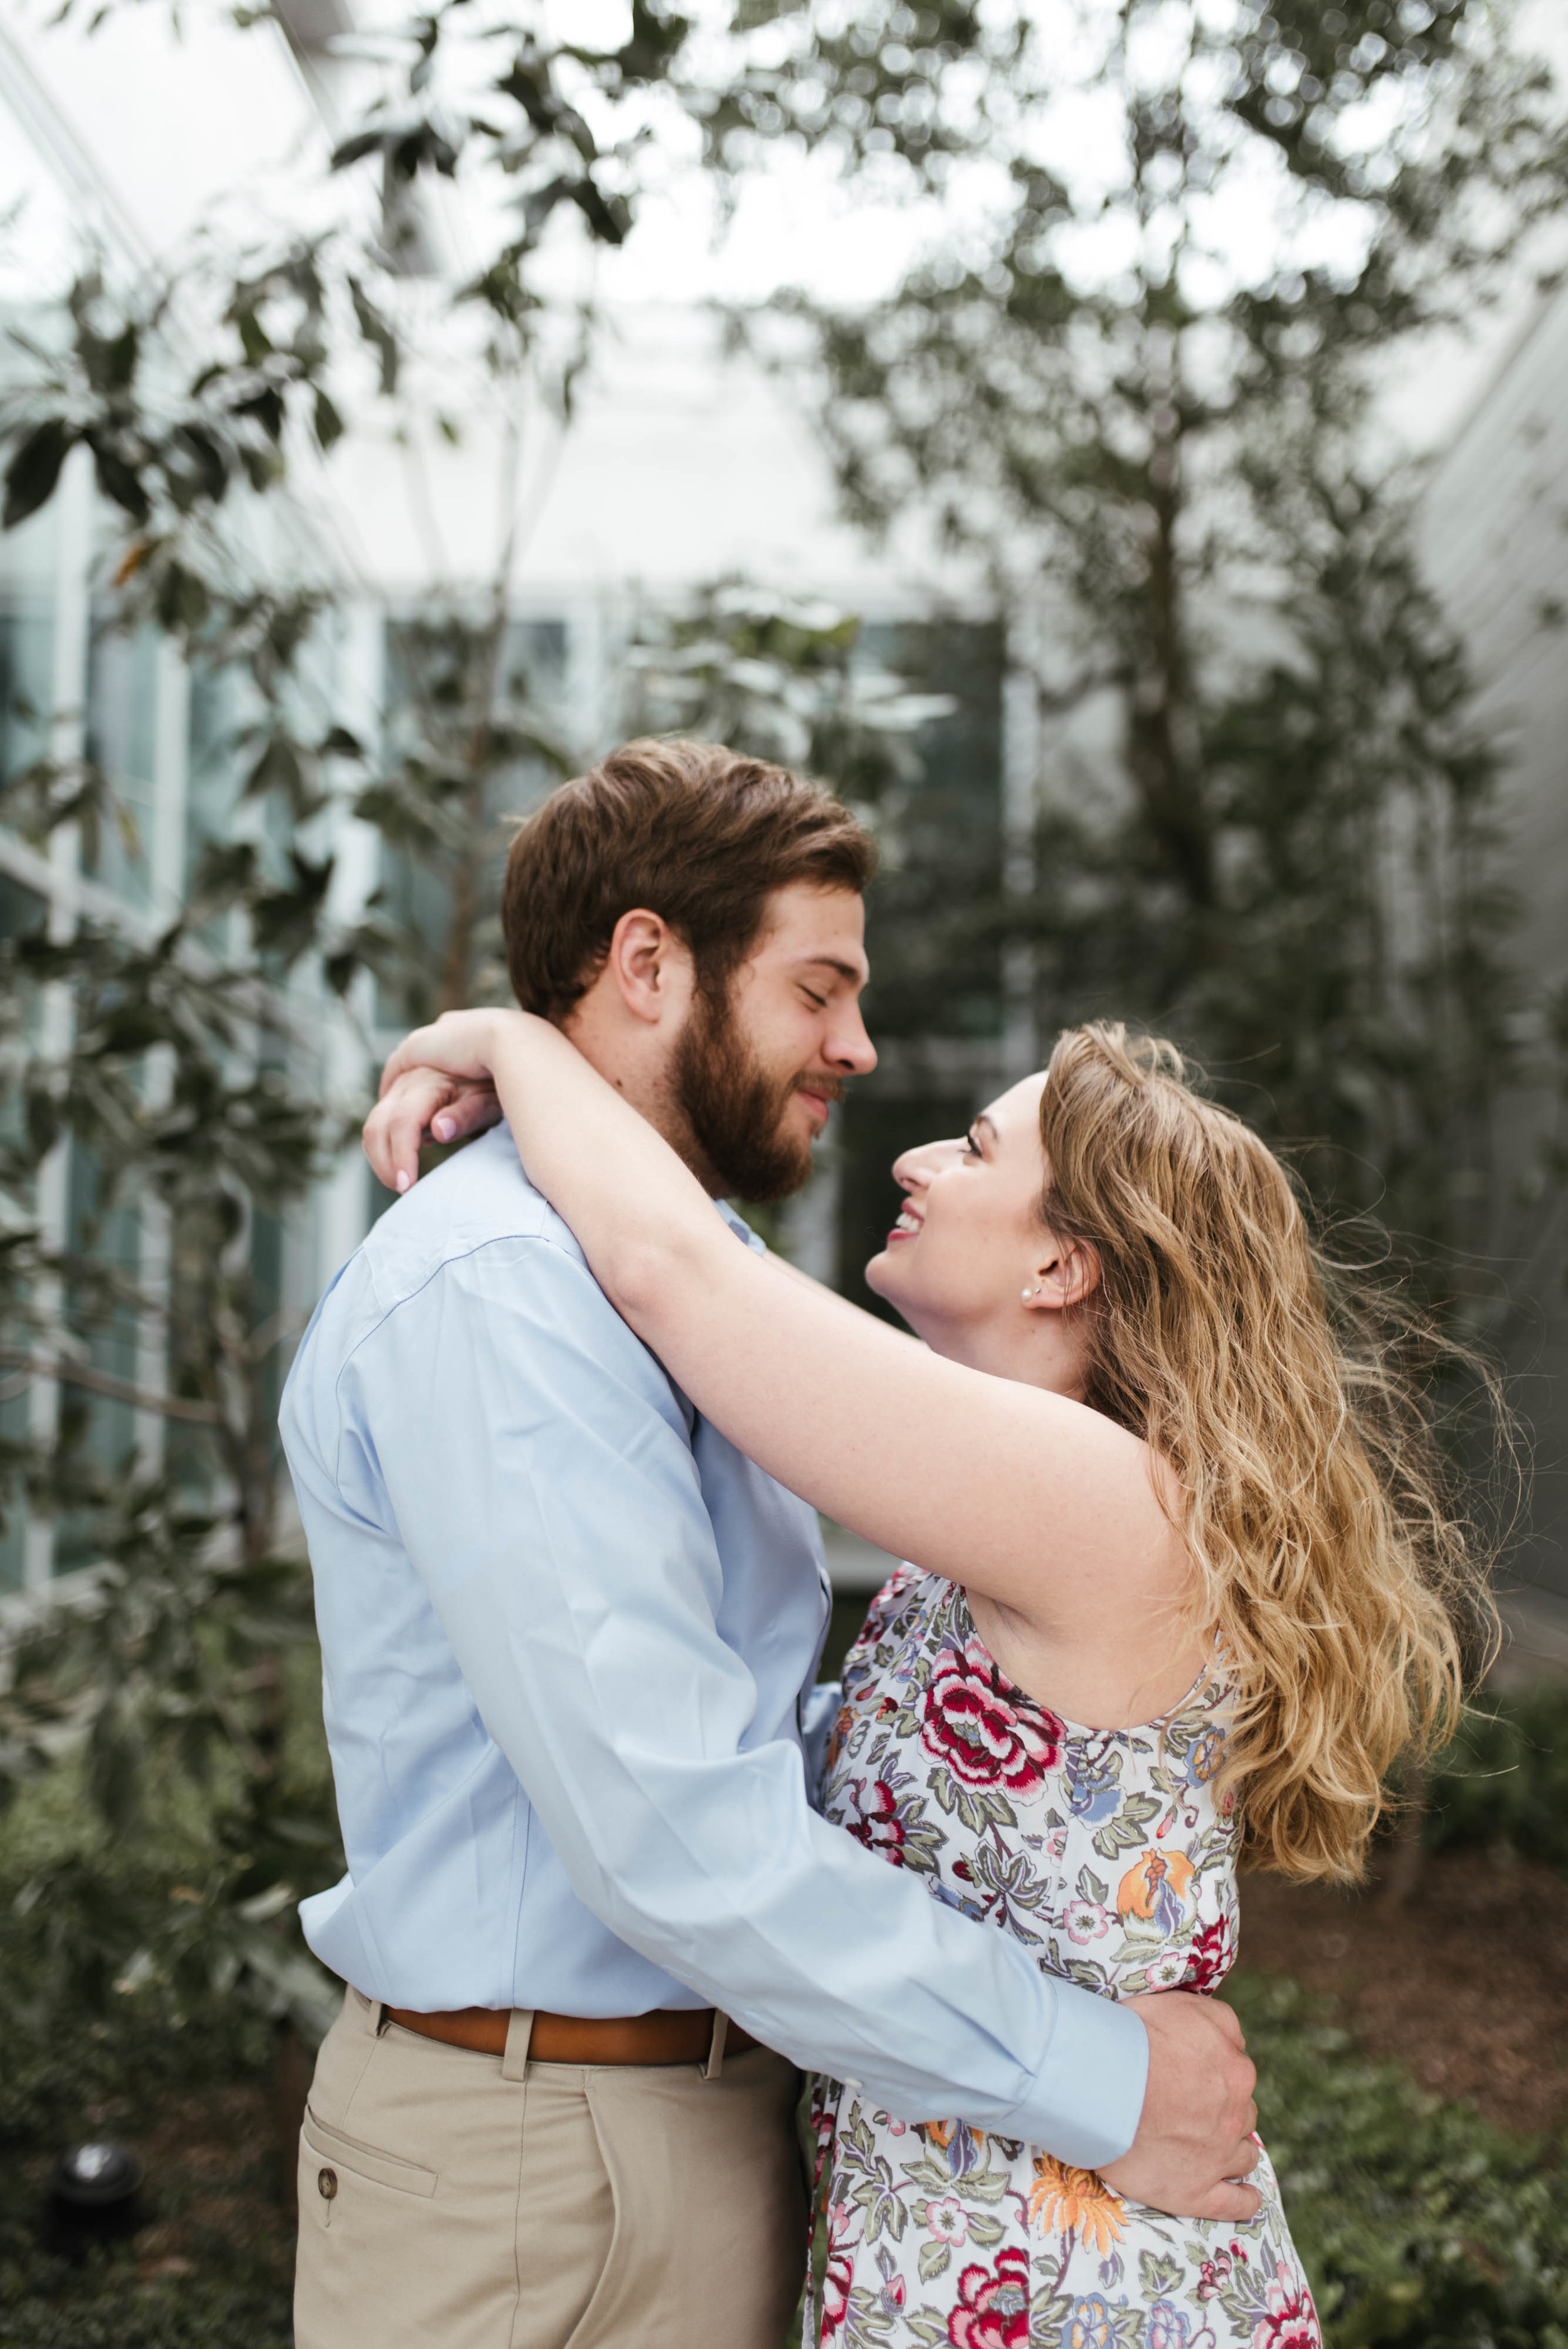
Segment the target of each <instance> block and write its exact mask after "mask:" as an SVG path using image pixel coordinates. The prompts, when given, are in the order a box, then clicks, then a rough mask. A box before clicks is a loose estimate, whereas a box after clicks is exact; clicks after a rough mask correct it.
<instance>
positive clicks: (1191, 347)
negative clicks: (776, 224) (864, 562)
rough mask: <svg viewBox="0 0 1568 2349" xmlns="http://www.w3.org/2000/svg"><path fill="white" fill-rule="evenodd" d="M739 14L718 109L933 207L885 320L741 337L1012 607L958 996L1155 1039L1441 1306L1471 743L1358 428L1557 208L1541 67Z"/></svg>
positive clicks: (1464, 1102) (1206, 35) (1242, 5)
mask: <svg viewBox="0 0 1568 2349" xmlns="http://www.w3.org/2000/svg"><path fill="white" fill-rule="evenodd" d="M778 13H779V16H781V17H787V19H788V33H789V40H788V45H787V52H788V53H787V56H786V55H785V54H784V51H783V50H782V49H781V51H780V58H779V62H778V63H777V65H776V69H775V71H774V73H773V76H772V78H771V79H770V80H769V82H768V85H767V87H766V88H763V87H762V85H761V83H760V82H759V80H758V78H757V76H756V75H755V74H754V75H753V76H752V77H751V78H750V80H749V81H748V82H747V83H746V84H745V85H744V88H743V90H742V93H741V95H740V97H739V98H738V100H737V101H736V104H737V105H738V106H739V108H740V109H741V110H742V111H743V112H744V110H745V109H746V108H747V107H748V106H749V107H750V108H751V109H753V111H752V116H751V119H753V120H756V119H758V109H761V108H762V107H764V106H772V107H774V108H775V109H781V110H782V112H783V114H784V115H785V116H786V117H787V118H792V119H794V120H795V121H796V123H797V125H798V128H799V135H800V136H801V137H802V138H805V139H807V140H830V139H832V138H834V137H835V136H837V137H841V138H842V139H843V140H845V141H846V143H847V144H848V145H849V146H850V147H851V149H853V150H854V151H855V153H856V154H857V155H862V154H863V153H864V151H865V150H867V149H868V148H870V149H872V150H873V151H874V150H875V149H876V147H877V146H878V145H879V143H880V147H881V149H882V156H883V160H882V162H881V163H880V164H879V165H878V169H879V170H882V171H892V170H893V169H894V168H895V165H896V160H897V158H898V157H899V156H901V155H903V157H904V158H905V160H906V166H907V169H908V170H909V171H913V172H915V173H916V174H918V175H919V177H920V178H921V179H923V181H926V182H932V181H934V182H935V183H936V184H938V185H939V186H940V187H941V188H942V189H943V190H944V196H945V209H944V216H943V217H942V218H941V219H940V221H938V222H937V223H936V224H935V226H934V232H933V235H932V238H931V241H930V245H929V250H928V252H927V254H926V256H925V258H924V259H923V261H921V262H920V264H918V265H917V266H916V267H915V268H914V269H913V271H912V273H911V274H908V275H907V276H906V278H905V279H904V281H903V283H902V284H901V285H899V286H898V288H897V290H896V292H894V293H893V294H892V295H889V296H888V297H887V298H886V299H885V300H883V301H881V302H879V303H877V304H875V305H872V306H871V307H870V308H869V309H861V310H857V311H855V312H854V313H852V314H846V313H833V312H830V311H829V310H826V309H824V307H823V306H822V305H820V304H819V303H816V302H814V301H813V300H812V299H811V298H810V296H809V295H805V294H801V295H797V296H796V297H795V298H794V299H793V301H792V302H791V303H790V304H789V305H787V308H788V316H787V317H786V318H785V319H784V320H783V321H781V320H780V316H779V311H778V310H777V309H775V310H774V311H772V312H769V313H764V314H762V315H761V316H756V317H753V318H750V319H748V320H746V321H744V322H743V323H744V326H745V328H746V331H747V332H748V334H749V335H750V336H751V338H752V340H753V342H754V344H755V345H756V346H757V347H759V348H760V349H762V350H763V351H764V352H765V353H767V354H769V356H770V357H772V358H773V360H774V362H775V363H776V364H778V365H779V366H780V367H799V366H801V365H802V364H804V365H807V366H809V367H813V368H815V369H816V370H817V373H818V379H819V382H820V422H821V429H822V431H823V434H824V436H825V439H826V442H827V446H828V448H829V450H830V454H831V457H832V460H833V462H834V466H835V469H836V472H837V477H838V481H839V485H840V489H841V496H842V499H843V502H844V505H845V508H846V511H847V512H849V513H850V514H851V516H853V517H854V518H855V519H856V520H858V521H860V522H861V523H863V524H865V525H866V526H867V527H868V528H870V529H872V530H873V531H877V532H880V533H887V532H888V531H890V530H891V529H892V528H894V527H895V526H896V527H907V517H908V516H909V515H910V513H911V512H918V513H921V514H923V516H925V517H926V518H927V520H928V521H929V522H930V523H931V524H932V525H933V527H934V531H935V533H936V535H937V540H938V543H940V544H941V545H942V546H943V547H944V548H945V549H946V550H948V552H949V553H950V554H953V555H954V556H957V557H959V558H961V559H964V560H965V561H967V562H969V563H970V564H977V565H978V566H979V567H980V569H981V570H982V572H983V574H984V575H985V576H986V577H987V578H988V579H989V581H990V583H991V586H992V589H993V592H994V594H995V596H996V598H997V600H998V603H999V605H1000V606H1001V608H1003V609H1004V610H1006V611H1007V612H1008V613H1009V614H1010V615H1013V616H1017V617H1016V618H1015V621H1014V625H1013V626H1011V627H1010V630H1009V642H1008V655H1009V659H1010V660H1011V662H1012V663H1014V664H1015V665H1016V667H1018V668H1019V669H1021V670H1023V671H1024V672H1025V673H1026V677H1027V679H1028V691H1029V697H1030V699H1031V702H1032V705H1033V709H1034V713H1035V718H1036V722H1037V725H1038V727H1039V729H1040V732H1041V735H1042V738H1043V739H1042V751H1041V759H1040V765H1041V770H1042V776H1043V782H1044V789H1043V794H1042V797H1043V805H1042V808H1041V811H1040V813H1039V817H1038V822H1037V827H1036V829H1035V833H1034V837H1033V838H1032V840H1024V841H1017V842H1015V843H1014V844H1013V846H1014V854H1013V856H1012V859H1011V870H1010V872H1009V871H1005V870H1004V868H1003V860H1002V859H1001V858H1000V857H998V859H997V865H996V880H995V887H994V889H993V891H992V894H991V896H990V901H989V904H988V905H986V907H985V927H986V929H987V931H988V934H989V941H990V946H991V951H992V953H993V956H994V957H995V961H994V964H993V968H994V969H995V970H997V971H998V973H999V970H1000V967H1001V961H1002V957H1003V956H1004V955H1005V954H1007V953H1008V951H1009V949H1011V965H1012V968H1013V969H1014V970H1015V972H1016V971H1017V970H1018V968H1020V964H1019V959H1018V957H1019V950H1020V949H1022V950H1023V951H1024V954H1025V957H1026V961H1025V964H1024V966H1023V967H1024V968H1027V967H1028V964H1029V963H1030V962H1032V970H1033V977H1032V990H1033V994H1034V999H1035V1006H1036V1011H1037V1021H1038V1025H1039V1029H1040V1031H1041V1033H1042V1035H1044V1034H1045V1033H1047V1032H1048V1031H1049V1030H1051V1029H1052V1028H1054V1027H1055V1026H1056V1025H1057V1024H1058V1023H1059V1022H1061V1021H1062V1020H1064V1019H1069V1018H1075V1017H1080V1016H1082V1015H1083V1014H1085V1013H1086V1012H1091V1011H1092V1012H1101V1013H1104V1012H1109V1013H1115V1014H1122V1015H1125V1016H1129V1017H1132V1018H1134V1019H1148V1020H1151V1021H1154V1022H1156V1023H1158V1024H1159V1025H1161V1027H1164V1028H1167V1029H1171V1030H1175V1031H1176V1032H1177V1033H1178V1034H1179V1035H1180V1036H1181V1038H1182V1039H1183V1040H1184V1041H1185V1042H1187V1043H1188V1044H1189V1045H1191V1046H1194V1047H1196V1048H1197V1050H1199V1052H1200V1053H1201V1055H1202V1057H1203V1059H1204V1060H1205V1061H1207V1062H1208V1064H1209V1066H1210V1068H1211V1070H1212V1072H1213V1073H1214V1075H1215V1076H1216V1077H1217V1079H1218V1080H1219V1081H1220V1082H1221V1084H1222V1088H1223V1089H1224V1090H1225V1091H1226V1092H1228V1094H1229V1096H1230V1097H1231V1098H1232V1099H1233V1101H1234V1102H1236V1103H1237V1105H1238V1106H1240V1107H1241V1108H1242V1109H1243V1112H1244V1113H1245V1114H1246V1115H1248V1116H1249V1118H1252V1119H1253V1120H1254V1121H1255V1122H1257V1123H1260V1124H1261V1125H1262V1126H1263V1127H1264V1130H1265V1131H1267V1132H1269V1133H1271V1134H1273V1135H1274V1136H1275V1137H1277V1138H1279V1139H1281V1140H1283V1141H1285V1142H1287V1143H1290V1144H1292V1145H1293V1146H1294V1147H1295V1148H1296V1149H1297V1150H1298V1151H1300V1152H1302V1153H1303V1154H1304V1155H1305V1164H1306V1166H1307V1171H1308V1172H1309V1174H1310V1175H1311V1177H1312V1180H1313V1184H1314V1187H1315V1189H1316V1191H1317V1192H1318V1194H1319V1195H1320V1196H1322V1197H1323V1198H1324V1199H1325V1201H1326V1204H1327V1205H1328V1206H1329V1207H1330V1208H1331V1210H1334V1211H1346V1210H1348V1211H1354V1212H1363V1211H1370V1210H1374V1209H1375V1210H1377V1213H1378V1214H1379V1215H1380V1216H1382V1217H1383V1218H1384V1219H1385V1220H1386V1221H1387V1223H1388V1224H1390V1225H1392V1226H1395V1227H1396V1228H1397V1229H1398V1230H1399V1231H1400V1232H1401V1233H1403V1234H1405V1235H1408V1236H1409V1237H1411V1238H1412V1239H1414V1240H1415V1241H1417V1242H1418V1245H1419V1247H1420V1250H1421V1258H1422V1278H1423V1279H1424V1281H1425V1282H1426V1284H1427V1285H1428V1287H1429V1290H1430V1291H1431V1292H1432V1293H1434V1294H1437V1295H1439V1296H1444V1297H1449V1296H1451V1295H1452V1294H1453V1292H1454V1291H1455V1290H1456V1289H1458V1290H1460V1291H1461V1292H1462V1291H1463V1290H1464V1289H1465V1288H1466V1287H1467V1286H1469V1285H1473V1276H1471V1275H1470V1273H1469V1272H1468V1271H1467V1270H1466V1269H1465V1268H1463V1267H1462V1266H1460V1265H1459V1264H1457V1263H1456V1260H1455V1258H1454V1256H1453V1253H1452V1252H1453V1251H1454V1250H1456V1249H1465V1248H1469V1249H1472V1250H1473V1249H1476V1248H1477V1247H1480V1246H1483V1245H1484V1244H1485V1243H1486V1241H1487V1240H1488V1239H1489V1238H1490V1237H1491V1234H1490V1233H1489V1232H1488V1229H1487V1226H1486V1221H1485V1218H1486V1216H1487V1215H1488V1213H1489V1212H1490V1210H1491V1206H1492V1204H1493V1203H1494V1202H1495V1201H1496V1199H1497V1197H1498V1195H1499V1188H1500V1186H1498V1185H1496V1184H1494V1183H1493V1182H1491V1179H1490V1176H1489V1174H1488V1170H1487V1166H1486V1152H1487V1148H1488V1139H1489V1133H1488V1112H1489V1106H1490V1102H1491V1098H1492V1096H1493V1093H1494V1092H1495V1090H1496V1088H1497V1086H1498V1084H1499V1082H1500V1080H1501V1076H1502V1073H1503V1071H1505V1069H1506V1067H1507V1065H1508V1061H1509V1043H1508V1030H1507V1027H1506V1025H1505V1021H1504V1017H1503V1015H1504V1013H1505V1011H1506V1009H1507V1008H1508V1005H1509V1003H1510V1000H1511V988H1512V986H1513V984H1514V982H1513V981H1512V979H1511V976H1510V974H1509V972H1508V970H1507V967H1506V963H1505V961H1504V959H1503V957H1502V956H1501V952H1500V944H1501V932H1502V929H1503V926H1504V925H1505V921H1506V907H1505V905H1504V904H1503V902H1502V900H1501V896H1500V894H1499V892H1498V890H1497V888H1496V886H1495V884H1494V883H1493V881H1492V880H1491V870H1490V864H1489V854H1488V852H1489V848H1490V846H1491V828H1492V825H1493V823H1494V816H1493V791H1494V785H1495V780H1496V776H1497V772H1498V761H1497V758H1496V755H1495V753H1494V752H1493V750H1492V749H1491V746H1490V745H1489V743H1488V742H1487V741H1486V740H1484V739H1482V737H1481V736H1480V733H1479V731H1478V730H1477V727H1476V724H1475V721H1474V720H1473V719H1472V718H1471V716H1470V691H1469V679H1468V677H1467V674H1466V669H1465V664H1464V659H1463V655H1462V651H1461V648H1460V647H1459V645H1458V644H1457V643H1456V641H1455V640H1454V638H1453V636H1452V634H1451V632H1450V631H1449V629H1448V628H1447V627H1446V626H1445V624H1444V622H1443V620H1442V618H1441V616H1440V614H1439V611H1438V610H1437V608H1436V606H1435V605H1434V603H1433V601H1432V599H1431V597H1430V596H1429V594H1428V593H1427V592H1426V590H1425V588H1424V587H1423V585H1422V583H1421V581H1420V578H1419V575H1418V569H1417V566H1416V564H1415V561H1414V557H1413V554H1412V550H1411V543H1410V535H1409V530H1408V509H1409V502H1410V496H1411V480H1410V475H1409V472H1408V470H1407V469H1403V468H1401V467H1400V465H1399V464H1398V462H1397V461H1396V457H1395V452H1394V451H1393V450H1391V449H1390V447H1389V445H1388V441H1387V434H1386V433H1380V432H1379V430H1378V428H1377V407H1376V401H1377V392H1378V388H1379V386H1380V384H1381V383H1382V382H1383V381H1385V380H1387V373H1388V368H1389V362H1390V355H1391V353H1392V352H1393V351H1395V350H1397V349H1398V347H1401V346H1408V347H1417V348H1418V347H1421V346H1420V341H1419V338H1421V337H1423V336H1434V335H1437V334H1438V333H1439V331H1441V330H1445V329H1449V328H1453V327H1455V326H1457V325H1459V324H1460V323H1461V322H1464V321H1467V320H1468V319H1469V318H1470V317H1471V316H1473V315H1474V314H1475V313H1476V312H1477V310H1478V309H1480V308H1483V307H1484V305H1486V304H1487V303H1488V302H1489V301H1491V300H1492V299H1494V298H1495V297H1496V295H1498V293H1499V292H1500V290H1501V288H1502V286H1503V285H1505V284H1506V283H1508V282H1509V273H1510V272H1511V271H1513V272H1515V273H1517V272H1518V271H1520V270H1522V269H1525V268H1526V267H1527V265H1528V259H1529V254H1530V251H1531V247H1530V243H1529V240H1530V236H1531V234H1532V231H1533V230H1534V229H1535V228H1536V227H1537V226H1538V224H1539V223H1540V222H1542V219H1544V218H1545V217H1547V216H1548V215H1549V214H1552V213H1553V212H1557V211H1558V210H1560V209H1561V207H1562V204H1563V200H1564V195H1565V192H1568V173H1565V159H1568V144H1565V139H1564V131H1563V121H1562V118H1561V116H1560V114H1559V113H1558V111H1557V109H1556V100H1555V98H1554V95H1553V90H1552V88H1551V86H1550V82H1549V79H1548V77H1547V76H1546V74H1545V73H1544V71H1543V70H1542V69H1540V68H1538V67H1533V66H1532V65H1531V64H1530V63H1529V62H1528V61H1525V60H1522V59H1521V58H1519V57H1516V56H1515V55H1514V54H1513V53H1512V52H1511V49H1510V47H1509V45H1508V40H1507V37H1506V23H1505V21H1504V20H1503V19H1502V18H1501V16H1500V15H1499V14H1498V13H1497V12H1494V11H1493V10H1492V9H1491V8H1490V7H1488V6H1487V5H1482V0H1438V5H1429V0H1414V5H1403V6H1399V7H1397V8H1396V7H1395V6H1393V5H1388V0H1346V5H1336V6H1335V7H1331V8H1325V7H1323V6H1321V5H1318V0H1301V5H1290V0H1280V5H1273V0H1225V5H1210V0H1202V5H1200V0H1117V5H1107V6H1106V7H1105V8H1104V9H1103V10H1098V11H1093V12H1072V11H1069V10H1068V9H1066V8H1063V9H1059V10H1057V9H1048V10H1045V11H1040V10H1035V9H1029V10H1017V11H1011V12H1008V11H1004V12H989V13H987V14H986V16H985V17H984V18H981V17H979V16H971V15H969V14H968V12H965V11H961V10H957V9H948V10H939V9H936V8H923V9H922V8H918V7H915V6H903V5H881V0H876V4H875V5H861V6H857V7H852V8H850V9H848V10H847V11H845V12H842V15H841V16H837V17H835V18H834V19H833V30H832V34H831V36H829V34H828V33H827V32H826V31H824V29H823V18H822V15H821V12H818V11H815V10H796V11H780V12H778ZM944 42H946V43H948V44H950V45H951V44H953V43H954V42H956V44H957V46H958V48H959V49H960V50H961V51H962V56H961V57H959V58H958V59H957V60H956V62H954V63H949V62H948V53H947V52H945V51H944V48H943V46H942V45H943V44H944ZM1086 125H1092V127H1093V135H1092V137H1091V136H1088V135H1086V129H1085V126H1086ZM954 222H957V223H959V225H956V226H954V225H953V223H954ZM931 911H932V908H931V905H930V904H929V902H925V903H919V905H918V912H917V913H916V915H915V918H913V919H907V918H901V917H900V916H899V914H898V911H897V908H896V907H895V906H891V905H890V906H889V908H888V909H887V911H886V912H885V913H884V914H883V916H882V920H881V923H880V925H879V931H878V936H877V941H876V948H875V959H876V964H877V969H878V973H879V981H880V983H881V985H882V988H883V990H884V991H885V989H886V988H887V987H888V986H889V984H891V985H892V986H893V987H894V988H903V987H904V986H905V984H906V983H907V977H908V975H909V974H910V973H911V972H912V970H913V969H915V968H920V967H923V966H925V965H928V964H929V963H930V961H931V960H932V958H933V957H936V958H937V959H938V960H940V959H942V957H943V956H944V951H945V950H946V949H947V948H948V947H949V946H950V944H951V942H952V940H953V937H954V928H955V927H957V928H961V929H962V930H963V932H964V933H965V940H964V944H965V950H966V951H967V950H969V941H971V940H972V938H973V933H974V929H975V907H974V906H973V905H969V906H967V907H965V908H963V909H951V910H950V913H949V917H948V921H947V923H946V925H945V926H939V927H938V929H937V930H936V931H935V932H934V929H933V924H932V920H931ZM1001 992H1002V989H1001V986H1000V981H999V978H998V981H997V984H996V995H997V998H998V999H999V998H1000V995H1001ZM998 1016H999V1010H998ZM1470 1305H1471V1306H1472V1307H1473V1308H1474V1309H1476V1310H1478V1311H1480V1310H1481V1309H1482V1305H1481V1300H1480V1299H1476V1298H1473V1297H1472V1298H1471V1299H1470Z"/></svg>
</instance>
